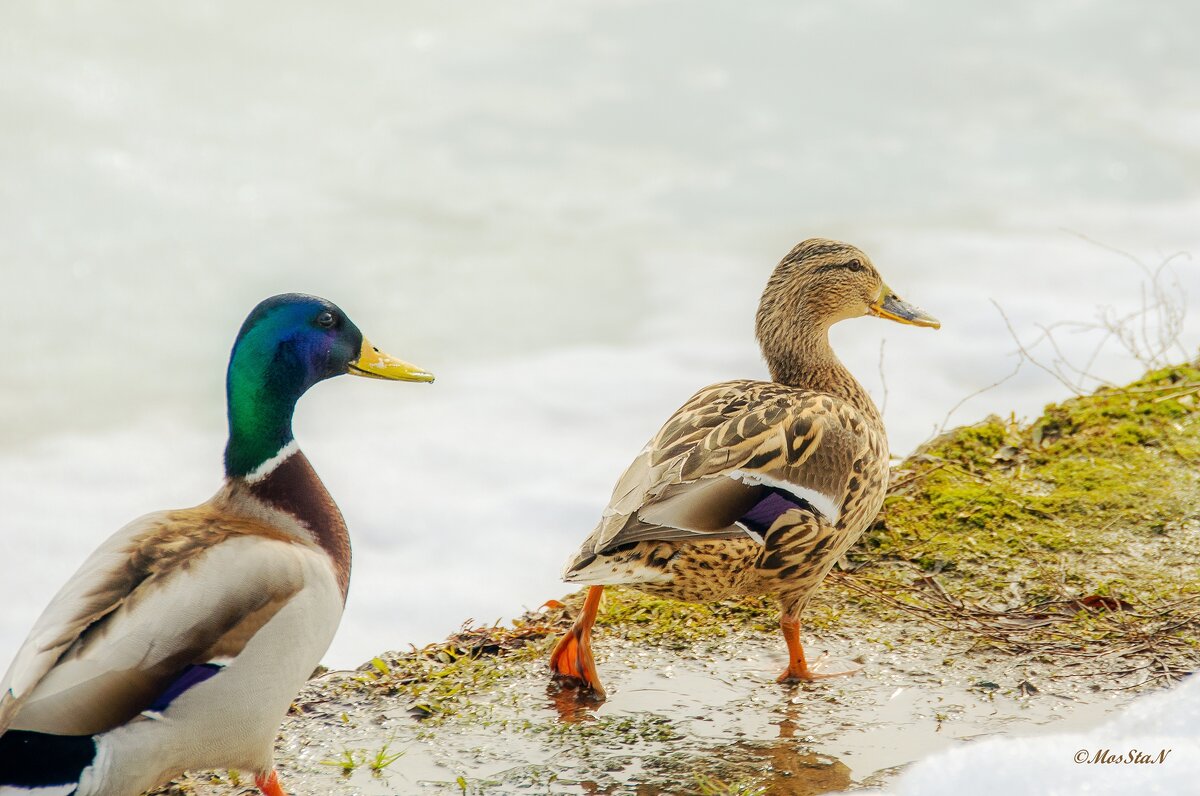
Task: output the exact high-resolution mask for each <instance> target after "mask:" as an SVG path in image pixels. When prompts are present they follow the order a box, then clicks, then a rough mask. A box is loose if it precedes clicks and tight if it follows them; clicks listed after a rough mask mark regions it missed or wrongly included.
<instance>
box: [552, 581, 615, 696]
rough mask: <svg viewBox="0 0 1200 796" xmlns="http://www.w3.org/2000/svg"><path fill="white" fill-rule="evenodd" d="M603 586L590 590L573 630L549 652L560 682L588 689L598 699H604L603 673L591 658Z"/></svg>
mask: <svg viewBox="0 0 1200 796" xmlns="http://www.w3.org/2000/svg"><path fill="white" fill-rule="evenodd" d="M603 593H604V587H603V586H593V587H591V588H590V589H589V590H588V595H587V599H586V600H585V601H584V604H583V611H582V612H581V613H580V616H579V619H578V620H576V622H575V624H574V625H572V626H571V629H570V630H568V631H567V632H566V634H565V635H564V636H563V637H562V638H561V639H559V640H558V644H556V645H555V646H554V652H552V653H550V670H551V671H552V672H553V673H554V677H555V678H557V679H563V680H566V681H568V682H572V683H576V684H578V685H580V686H582V687H584V688H586V689H589V690H590V691H591V692H592V693H593V694H594V695H595V696H596V697H598V698H600V699H604V697H605V693H604V686H602V685H600V674H599V673H598V672H597V671H596V661H595V659H594V658H593V657H592V624H593V623H594V622H595V621H596V612H597V611H598V610H599V607H600V596H601V595H602V594H603Z"/></svg>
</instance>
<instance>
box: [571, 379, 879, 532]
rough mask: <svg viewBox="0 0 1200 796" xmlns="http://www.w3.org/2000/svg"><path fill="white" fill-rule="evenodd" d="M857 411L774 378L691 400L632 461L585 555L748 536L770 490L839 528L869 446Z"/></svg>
mask: <svg viewBox="0 0 1200 796" xmlns="http://www.w3.org/2000/svg"><path fill="white" fill-rule="evenodd" d="M866 428H867V426H866V424H865V423H864V421H863V418H862V417H861V416H860V413H859V412H858V410H856V409H854V408H853V407H852V406H850V405H849V404H847V403H845V402H843V401H838V400H836V399H834V398H832V397H831V396H828V395H825V394H821V393H814V392H809V391H806V390H799V389H795V388H792V387H787V386H786V385H781V384H775V383H771V382H755V381H737V382H726V383H723V384H717V385H713V386H712V387H708V388H705V389H704V390H701V391H700V392H698V393H697V394H696V395H695V396H693V397H692V399H691V400H689V401H688V403H686V404H684V406H683V407H682V408H680V409H679V411H678V412H676V413H675V414H674V415H673V416H672V417H671V418H670V419H669V420H667V422H666V423H665V424H664V425H663V428H662V430H661V431H659V433H658V434H657V435H656V436H655V437H654V439H653V440H651V442H650V444H649V445H647V447H646V448H645V450H643V451H642V453H641V454H640V455H639V456H638V458H637V459H635V460H634V462H633V464H631V465H630V467H629V469H628V470H626V472H625V474H624V475H623V476H622V477H621V479H620V481H618V483H617V487H616V489H615V490H614V492H613V498H612V501H611V502H610V503H609V507H608V509H606V511H605V515H604V518H603V519H602V520H601V523H600V525H599V526H598V527H597V529H596V530H595V531H594V532H593V534H592V537H591V538H590V539H589V542H587V543H585V544H584V550H585V551H586V550H587V549H588V548H589V544H590V546H591V549H592V550H594V551H595V552H598V553H600V552H604V551H608V550H611V549H613V548H615V547H619V546H621V545H624V544H629V543H632V542H636V541H644V540H648V539H653V540H661V541H671V540H674V539H688V538H701V537H702V538H720V537H730V536H738V535H742V534H743V533H744V530H743V529H740V528H739V527H737V525H736V523H737V522H738V520H739V519H740V518H741V517H742V516H744V515H745V514H746V512H747V511H749V510H750V509H752V508H753V507H754V506H755V505H756V504H757V502H758V501H759V500H762V499H763V498H764V497H765V496H766V493H767V492H769V490H770V488H775V489H781V490H783V491H785V492H788V493H791V494H793V495H795V496H796V497H797V498H799V499H800V500H801V501H803V502H804V503H805V504H807V505H809V506H811V507H813V508H814V509H816V510H817V511H818V512H819V513H821V514H822V515H823V516H824V517H825V519H826V520H827V521H829V522H831V523H833V524H836V523H837V521H838V519H839V517H840V513H841V506H842V503H843V501H844V500H845V497H846V494H847V490H848V485H849V484H850V479H851V477H852V476H853V470H854V463H855V461H856V460H857V459H858V458H859V457H860V456H861V454H862V452H863V451H864V450H866V448H867V447H868V446H869V445H870V444H871V440H869V439H868V438H867V435H865V434H864V430H865V429H866Z"/></svg>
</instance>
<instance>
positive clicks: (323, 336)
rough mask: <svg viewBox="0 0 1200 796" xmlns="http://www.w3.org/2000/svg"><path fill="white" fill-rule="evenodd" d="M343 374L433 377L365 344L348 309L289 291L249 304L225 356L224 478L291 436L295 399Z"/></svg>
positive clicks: (247, 468) (248, 468)
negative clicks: (226, 428)
mask: <svg viewBox="0 0 1200 796" xmlns="http://www.w3.org/2000/svg"><path fill="white" fill-rule="evenodd" d="M343 373H349V374H352V375H355V376H369V377H372V378H377V379H390V380H393V381H422V382H430V381H433V376H432V375H430V374H429V373H426V372H425V371H423V370H421V369H420V368H418V367H416V366H415V365H410V364H408V363H407V362H402V361H400V360H398V359H394V358H393V357H390V356H388V355H387V354H384V353H383V352H381V351H380V350H379V349H378V348H375V347H374V346H373V345H371V344H370V343H369V342H368V341H367V339H366V338H364V337H363V334H362V332H360V331H359V330H358V327H357V326H355V325H354V322H353V321H351V320H350V319H349V318H347V317H346V313H344V312H342V311H341V309H339V308H338V307H337V305H335V304H333V303H332V302H329V301H326V300H325V299H323V298H318V297H316V296H305V295H301V294H299V293H287V294H284V295H280V296H272V297H271V298H269V299H267V300H265V301H263V302H262V303H261V304H259V305H258V306H257V307H255V308H254V310H253V311H252V312H251V313H250V315H249V317H247V318H246V322H245V323H243V324H242V328H241V331H239V332H238V336H237V340H236V341H235V342H234V344H233V353H232V354H230V357H229V371H228V374H227V377H226V382H225V389H226V396H227V399H228V402H229V407H228V408H229V444H228V445H227V447H226V448H225V474H226V476H227V477H230V478H237V477H243V476H246V475H249V474H251V473H253V472H254V471H255V470H256V469H257V468H258V467H259V466H261V465H262V464H263V463H264V462H267V461H269V460H270V459H271V458H272V457H274V456H275V455H276V454H277V453H279V451H280V450H281V449H283V448H284V447H285V446H286V445H287V444H288V443H290V442H291V441H292V413H293V411H294V410H295V407H296V401H297V400H299V398H300V396H301V395H303V394H304V393H305V391H306V390H308V388H309V387H311V386H313V385H314V384H316V383H317V382H319V381H323V380H324V379H328V378H330V377H331V376H340V375H342V374H343Z"/></svg>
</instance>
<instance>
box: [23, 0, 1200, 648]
mask: <svg viewBox="0 0 1200 796" xmlns="http://www.w3.org/2000/svg"><path fill="white" fill-rule="evenodd" d="M1197 30H1200V5H1197V4H1196V3H1192V2H1182V1H1181V2H1159V3H1151V4H1132V3H1123V2H1116V1H1115V0H1114V1H1113V2H1098V1H1097V2H1089V1H1087V0H1018V1H1017V2H1012V3H1005V4H995V3H984V2H951V1H950V0H944V1H942V2H924V3H920V4H910V3H903V2H895V1H894V0H854V1H852V2H843V1H842V0H816V1H813V0H806V1H805V2H786V1H784V0H774V1H772V2H758V3H734V2H728V3H717V2H706V3H698V2H668V1H667V0H626V1H624V2H616V1H613V0H605V1H604V2H601V1H600V0H590V1H586V0H585V1H584V2H576V3H563V2H550V1H549V0H547V1H546V2H527V3H522V4H504V3H488V2H479V1H478V0H473V1H472V2H457V3H444V2H409V3H402V4H401V3H388V2H346V3H337V4H333V3H320V2H294V3H286V4H285V3H270V4H268V3H255V2H249V3H247V2H237V3H235V2H230V1H228V0H210V1H209V2H196V3H187V4H174V3H172V4H163V3H157V2H149V0H120V1H119V2H117V1H116V0H110V1H109V2H64V1H62V0H47V2H39V3H8V4H5V5H4V6H3V8H0V119H2V120H3V123H2V124H0V173H2V174H3V179H2V180H0V296H2V297H3V314H4V319H5V325H6V326H7V333H6V335H5V339H6V340H7V341H8V343H7V355H6V357H5V363H4V367H3V368H0V664H6V663H7V661H8V660H9V659H10V658H11V656H12V654H13V653H14V652H15V649H16V647H17V646H18V644H19V643H20V641H21V640H22V639H23V638H24V636H25V634H26V633H27V631H28V628H29V626H30V624H31V623H32V621H33V620H34V618H35V617H36V615H37V614H38V613H39V612H40V611H41V609H42V607H43V606H44V605H45V603H46V602H47V600H49V598H50V596H51V595H52V594H53V593H54V591H56V590H57V588H58V587H59V585H60V584H61V582H62V581H63V580H64V579H65V578H66V577H67V575H68V574H69V573H70V572H71V571H72V570H73V569H74V568H75V567H76V566H77V565H78V564H79V563H80V561H81V560H82V559H83V558H84V557H85V556H86V555H87V553H88V552H90V551H91V549H92V548H93V547H95V546H96V545H97V544H98V543H99V542H100V541H101V540H102V539H103V538H104V537H105V536H107V535H108V534H109V533H110V532H111V531H113V530H115V529H116V528H117V527H119V526H120V525H122V524H124V523H125V522H126V521H128V520H130V519H132V518H133V517H135V516H137V515H139V514H141V513H144V512H146V511H150V510H155V509H159V508H168V507H175V506H185V505H192V504H194V503H197V502H199V501H201V500H203V499H205V498H206V497H207V496H208V495H209V494H211V493H212V491H213V490H214V489H215V488H216V486H217V483H218V481H219V477H220V456H221V451H222V447H223V444H224V433H225V425H224V404H223V401H224V393H223V378H224V370H225V363H226V357H227V355H228V350H229V346H230V344H231V342H232V339H233V336H234V334H235V332H236V330H237V328H238V325H239V324H240V323H241V320H242V319H243V317H244V316H245V314H246V313H247V312H248V310H249V309H250V308H251V307H252V306H253V305H254V304H255V303H256V302H257V301H258V300H260V299H261V298H263V297H265V296H267V295H270V294H273V293H278V292H285V291H304V292H311V293H317V294H320V295H323V296H326V297H328V298H330V299H332V300H334V301H336V302H338V303H339V304H341V306H342V307H343V308H344V309H346V310H347V311H348V312H349V314H350V315H351V317H352V318H354V319H355V320H356V322H357V323H358V324H359V326H360V327H361V328H362V329H363V330H364V331H365V332H366V334H367V335H368V336H369V337H370V338H371V339H372V340H373V341H374V342H375V343H376V344H378V345H379V346H380V347H381V348H382V349H384V350H386V351H389V352H391V353H393V354H395V355H397V356H401V357H403V358H406V359H410V360H412V361H414V362H417V363H419V364H421V365H422V366H424V367H426V368H429V369H431V370H433V371H434V372H435V373H437V375H438V377H439V378H438V382H437V384H435V385H434V386H432V387H422V386H415V385H395V384H383V383H376V382H366V381H362V380H358V379H338V380H335V381H333V382H330V383H327V384H324V385H321V386H320V387H318V388H317V389H315V390H314V391H313V392H312V393H311V394H310V395H309V396H308V397H307V398H305V400H304V401H303V402H302V404H301V407H300V410H299V413H298V416H297V419H296V424H295V425H296V432H297V436H298V438H299V440H300V441H301V444H302V445H303V446H304V448H305V450H306V451H307V453H308V455H309V457H310V458H311V459H312V461H313V462H314V464H315V466H316V467H317V470H318V471H319V472H320V474H321V475H322V477H323V478H324V480H325V481H326V483H327V485H328V486H329V488H330V491H331V492H332V493H333V494H334V495H335V497H336V498H337V499H338V502H339V503H340V505H341V506H342V508H343V511H344V513H345V515H346V517H347V519H348V521H349V524H350V526H351V531H352V535H353V539H354V545H355V551H356V560H355V570H354V580H353V584H352V587H351V593H350V600H349V604H348V607H347V613H346V617H345V620H344V621H343V624H342V628H341V631H340V632H339V635H338V638H337V640H336V641H335V643H334V647H333V649H332V650H331V652H330V654H329V656H328V662H329V663H331V664H334V665H343V666H346V665H354V664H357V663H359V662H361V661H362V660H364V659H366V658H369V657H370V656H371V655H373V654H374V653H376V652H378V651H380V650H382V649H384V648H396V647H403V646H406V645H407V644H408V643H417V644H422V643H425V642H428V641H431V640H434V639H438V638H441V637H443V636H444V635H445V634H446V633H447V632H449V631H451V630H453V629H454V628H455V627H457V626H458V624H459V623H460V622H462V621H463V620H465V619H468V618H474V619H475V620H478V621H492V620H495V619H498V618H500V617H510V616H513V615H514V614H517V613H519V612H520V611H521V610H522V609H523V608H524V607H534V606H537V605H539V604H541V603H542V602H543V601H544V600H546V599H548V598H551V597H557V596H560V595H561V594H562V593H563V592H564V591H565V587H564V586H563V585H562V584H561V583H560V582H559V581H558V572H559V568H560V566H561V563H562V561H563V560H564V559H565V557H566V556H567V555H568V554H569V553H570V552H571V551H572V550H573V549H574V548H575V546H576V545H577V543H578V541H579V540H580V538H581V537H582V535H583V534H585V533H586V532H587V531H588V530H589V529H590V528H591V527H592V525H593V523H594V522H595V520H596V518H597V517H598V514H599V511H600V509H601V508H602V507H603V506H604V504H605V502H606V500H607V497H608V492H609V489H610V488H611V486H612V483H613V482H614V480H615V479H616V477H617V476H618V474H619V473H620V472H621V470H622V468H623V467H624V466H625V464H626V463H627V462H628V461H629V459H630V458H631V457H632V456H633V454H634V453H636V451H637V450H638V449H639V448H640V446H641V445H642V443H643V442H644V441H645V439H646V438H647V437H649V435H650V434H651V433H652V432H653V431H654V430H656V429H657V427H658V425H659V424H660V422H661V421H662V420H663V419H665V417H666V416H667V414H668V413H669V412H671V411H672V410H673V409H674V408H675V407H676V406H678V405H679V404H680V403H681V402H682V401H683V400H684V399H686V398H687V397H688V396H689V395H690V394H691V392H692V391H693V390H694V389H696V388H698V387H699V386H702V385H704V384H707V383H710V382H713V381H718V380H722V379H726V378H732V377H763V376H765V368H764V367H763V365H762V363H761V360H760V358H759V355H758V352H757V348H756V346H755V343H754V340H753V328H752V325H753V315H754V308H755V304H756V301H757V298H758V295H759V293H760V291H761V289H762V286H763V284H764V283H765V280H766V277H767V275H768V274H769V272H770V270H771V268H772V267H773V265H774V264H775V263H776V262H777V261H778V259H779V258H780V257H781V256H782V255H783V254H784V253H785V252H786V251H787V250H788V249H789V248H790V247H791V246H792V245H793V244H794V243H795V242H797V241H798V240H801V239H803V238H806V237H812V236H823V237H834V238H841V239H845V240H849V241H851V242H854V243H856V244H858V245H860V246H861V247H863V248H864V249H865V250H866V251H867V252H868V253H870V254H871V256H872V257H873V259H874V260H875V262H876V264H877V265H878V266H879V268H880V269H881V271H882V273H883V274H884V275H885V277H886V278H887V279H888V281H889V282H890V283H891V284H892V286H893V287H894V288H895V289H896V290H897V291H898V292H899V293H900V294H901V295H903V296H904V297H905V298H907V299H909V300H910V301H912V302H914V303H917V304H919V305H921V306H923V307H925V308H926V309H927V310H929V311H930V312H932V313H934V314H935V315H937V316H939V317H940V318H941V319H942V321H943V322H944V327H943V329H942V330H941V331H940V332H933V331H930V330H924V329H914V328H911V327H901V326H898V325H895V324H889V323H885V322H881V321H877V320H870V319H864V320H861V321H853V322H847V323H843V324H841V325H840V326H839V327H838V328H837V329H836V330H835V345H836V346H837V348H838V350H839V352H840V353H841V354H842V356H843V358H844V360H845V361H846V362H847V363H848V364H849V365H850V367H851V369H852V370H853V371H854V372H855V373H856V374H858V376H859V378H860V379H861V380H862V381H863V383H864V384H865V385H867V386H868V387H869V388H870V389H871V390H872V393H873V394H874V395H875V396H876V398H877V401H878V402H881V403H882V402H883V400H884V398H885V397H886V419H887V423H888V426H889V431H890V435H891V439H892V447H893V451H894V452H895V453H897V454H904V453H906V452H907V451H909V450H911V449H912V448H913V447H914V446H915V445H917V444H918V443H919V442H921V441H922V440H924V439H926V438H927V437H929V436H930V435H931V434H932V433H933V432H934V430H935V429H936V428H937V427H938V426H940V425H941V424H943V423H944V422H945V421H946V420H947V417H946V416H947V412H948V411H950V410H951V409H952V408H953V407H954V406H955V405H956V404H958V403H959V402H960V400H961V399H963V398H964V397H967V396H969V395H970V394H972V393H973V392H974V391H976V390H978V389H980V388H982V387H985V386H987V385H989V384H992V383H994V382H996V381H998V380H1000V379H1002V378H1003V377H1005V376H1006V375H1008V374H1009V373H1011V372H1012V371H1013V369H1014V366H1015V365H1016V363H1017V361H1018V358H1017V357H1016V355H1015V353H1014V351H1015V348H1016V346H1015V344H1014V342H1013V338H1012V336H1011V334H1010V332H1009V331H1008V329H1007V328H1006V326H1005V321H1004V319H1003V318H1002V317H1001V315H1000V313H999V312H998V311H997V309H996V308H995V306H993V304H992V303H991V302H992V301H993V300H994V301H996V302H998V303H999V305H1000V306H1002V307H1003V308H1004V311H1005V313H1006V314H1007V315H1008V317H1009V319H1010V320H1011V323H1012V325H1013V328H1014V329H1015V330H1016V332H1017V334H1018V335H1020V336H1021V337H1022V339H1025V340H1027V341H1028V340H1032V339H1033V338H1034V337H1036V335H1037V333H1038V332H1037V328H1038V325H1039V324H1043V325H1044V324H1049V323H1053V322H1055V321H1059V320H1079V321H1090V320H1093V319H1094V318H1095V317H1096V313H1097V307H1099V306H1109V307H1111V308H1113V311H1115V312H1125V311H1129V310H1133V309H1136V308H1137V307H1138V306H1139V302H1140V301H1141V295H1140V293H1139V290H1140V286H1141V285H1142V283H1143V281H1144V275H1143V274H1142V273H1141V272H1140V271H1139V269H1138V268H1137V267H1136V265H1134V264H1133V263H1132V262H1131V261H1130V260H1128V259H1127V258H1125V257H1123V256H1121V255H1120V254H1117V253H1114V252H1113V251H1110V250H1108V249H1106V248H1104V247H1102V246H1099V245H1097V244H1096V243H1094V242H1091V241H1089V240H1087V239H1091V240H1092V241H1099V242H1101V243H1103V244H1106V245H1108V246H1111V247H1116V248H1119V249H1122V250H1124V251H1127V252H1130V253H1131V254H1133V255H1134V256H1135V257H1137V258H1140V259H1142V260H1143V261H1144V262H1146V263H1147V264H1149V265H1151V266H1154V265H1157V264H1158V263H1159V262H1161V261H1162V260H1163V258H1165V257H1167V256H1169V255H1171V254H1173V253H1176V252H1197V251H1200V224H1197V220H1198V217H1200V91H1198V89H1197V87H1198V86H1200V50H1198V49H1197V48H1196V46H1195V41H1194V39H1195V31H1197ZM1176 262H1177V268H1176V273H1177V274H1178V282H1179V284H1178V286H1177V287H1176V286H1175V285H1172V286H1171V287H1170V292H1171V295H1173V296H1178V295H1179V294H1178V292H1177V290H1178V289H1183V290H1189V291H1191V292H1192V294H1193V295H1195V294H1196V290H1197V289H1198V288H1200V280H1198V278H1197V276H1196V271H1197V268H1196V263H1195V262H1194V261H1190V260H1188V259H1179V260H1177V261H1176ZM1181 337H1182V339H1183V341H1184V344H1185V347H1186V348H1187V349H1189V350H1190V351H1192V352H1194V351H1195V344H1196V342H1197V341H1198V340H1200V318H1197V317H1194V316H1193V317H1189V318H1188V319H1187V320H1186V323H1185V325H1184V327H1183V328H1182V330H1181ZM1059 339H1060V343H1061V345H1062V346H1063V347H1064V353H1065V354H1066V355H1067V356H1069V357H1072V358H1074V360H1075V361H1077V362H1081V361H1083V360H1084V359H1086V356H1087V354H1088V353H1089V352H1090V351H1091V350H1092V348H1093V347H1094V346H1095V345H1096V343H1097V342H1098V340H1099V338H1098V337H1097V335H1096V334H1095V333H1091V334H1079V333H1071V332H1070V331H1069V330H1063V331H1062V332H1061V333H1060V336H1059ZM881 346H882V347H883V348H882V351H883V354H882V357H881ZM1037 351H1038V352H1040V354H1041V355H1042V356H1044V357H1046V358H1047V359H1049V358H1050V357H1051V356H1052V355H1051V353H1050V352H1049V351H1048V349H1047V347H1046V346H1045V345H1042V346H1041V347H1039V348H1038V349H1037ZM1092 369H1093V370H1094V371H1095V372H1096V373H1097V374H1099V375H1101V376H1103V377H1106V378H1110V379H1113V380H1117V381H1120V380H1122V379H1127V378H1130V377H1133V376H1135V375H1137V374H1138V373H1139V372H1140V370H1141V369H1142V367H1141V365H1140V364H1139V363H1138V362H1137V361H1136V360H1135V359H1133V358H1131V357H1129V356H1127V355H1124V354H1122V353H1121V351H1120V350H1119V347H1117V346H1109V347H1108V348H1107V349H1105V351H1104V352H1102V354H1101V356H1100V357H1099V358H1098V359H1097V360H1096V362H1095V364H1094V366H1093V368H1092ZM1067 394H1068V391H1067V389H1066V388H1065V387H1064V386H1063V385H1062V384H1061V383H1059V382H1058V381H1056V380H1055V379H1054V378H1052V377H1051V376H1050V375H1048V374H1047V373H1045V372H1043V371H1040V370H1038V369H1037V368H1036V367H1025V368H1022V369H1021V371H1020V372H1019V373H1018V375H1017V376H1016V377H1014V378H1012V379H1010V380H1008V381H1006V382H1004V383H1003V384H1001V385H1000V386H998V387H996V388H994V389H992V390H990V391H987V392H985V393H983V394H980V395H978V396H976V397H974V398H972V399H970V400H969V401H967V402H966V403H964V404H962V405H961V406H960V407H959V408H958V409H957V411H956V412H955V413H954V414H953V416H952V417H950V418H949V420H950V422H968V421H972V420H974V419H978V418H980V417H982V416H984V415H986V414H987V413H989V412H998V413H1001V414H1005V415H1007V414H1008V413H1009V412H1015V413H1016V414H1017V416H1018V417H1020V416H1030V415H1035V414H1036V413H1037V412H1038V411H1039V409H1040V408H1041V406H1042V405H1043V404H1044V403H1046V402H1048V401H1052V400H1057V399H1060V398H1063V397H1065V396H1066V395H1067Z"/></svg>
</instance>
